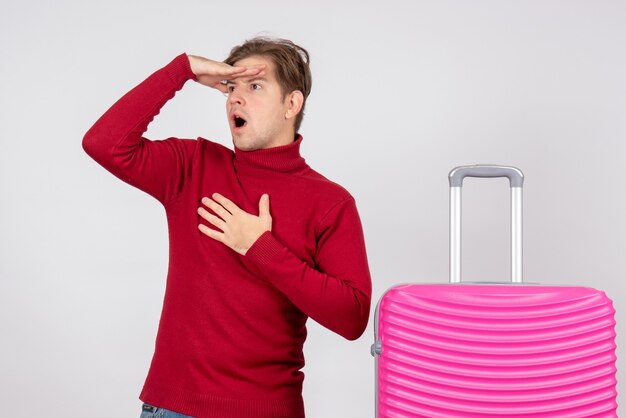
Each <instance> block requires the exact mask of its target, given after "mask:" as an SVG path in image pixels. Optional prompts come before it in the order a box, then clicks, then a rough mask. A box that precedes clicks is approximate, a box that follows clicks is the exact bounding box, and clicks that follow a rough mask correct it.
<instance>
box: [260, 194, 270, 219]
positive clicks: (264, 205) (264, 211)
mask: <svg viewBox="0 0 626 418" xmlns="http://www.w3.org/2000/svg"><path fill="white" fill-rule="evenodd" d="M268 216H270V197H269V195H267V194H264V195H263V196H261V199H260V200H259V217H261V218H266V217H268Z"/></svg>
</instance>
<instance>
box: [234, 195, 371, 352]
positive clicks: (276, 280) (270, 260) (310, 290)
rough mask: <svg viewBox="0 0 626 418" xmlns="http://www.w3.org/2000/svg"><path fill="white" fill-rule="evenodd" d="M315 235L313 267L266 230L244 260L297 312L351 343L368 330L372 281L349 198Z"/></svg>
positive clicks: (354, 210)
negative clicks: (299, 311) (281, 293)
mask: <svg viewBox="0 0 626 418" xmlns="http://www.w3.org/2000/svg"><path fill="white" fill-rule="evenodd" d="M316 237H317V249H316V254H315V267H312V266H309V265H308V264H307V263H305V262H304V261H302V260H300V259H299V258H298V257H297V256H296V255H295V254H294V253H293V252H292V251H290V250H289V249H288V248H287V247H285V245H283V244H282V243H281V242H280V241H279V240H278V239H277V238H276V237H275V236H274V235H273V234H272V233H271V232H265V233H264V234H263V235H261V237H259V239H258V240H257V241H256V242H255V243H254V244H253V245H252V247H251V248H250V249H249V250H248V252H247V253H246V258H247V259H249V260H251V261H252V262H253V263H254V264H255V265H256V267H257V268H258V269H259V270H260V271H261V273H262V274H263V276H264V277H265V278H266V279H267V280H269V281H270V282H271V283H272V284H273V285H274V286H276V287H277V288H278V289H279V290H280V291H281V292H283V293H284V294H285V295H286V296H287V297H288V298H289V299H290V300H291V301H292V302H293V303H294V304H295V305H296V306H297V307H298V308H299V309H300V310H302V312H304V313H305V314H306V315H308V316H309V317H311V318H313V319H314V320H315V321H317V322H318V323H320V324H321V325H323V326H325V327H326V328H328V329H330V330H332V331H334V332H336V333H338V334H340V335H342V336H343V337H345V338H346V339H349V340H355V339H357V338H359V337H360V336H361V335H362V334H363V332H364V331H365V328H366V326H367V321H368V318H369V311H370V303H371V294H372V283H371V278H370V273H369V267H368V263H367V255H366V251H365V240H364V238H363V229H362V226H361V221H360V218H359V215H358V212H357V209H356V204H355V202H354V199H352V198H351V197H350V198H348V199H346V200H344V201H342V202H341V203H339V204H337V205H336V206H335V207H334V208H332V209H331V210H330V211H329V212H328V213H327V214H326V215H325V216H324V218H323V219H322V220H321V221H320V223H319V225H318V227H317V228H316Z"/></svg>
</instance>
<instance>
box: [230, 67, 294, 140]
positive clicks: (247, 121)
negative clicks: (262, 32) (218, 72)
mask: <svg viewBox="0 0 626 418" xmlns="http://www.w3.org/2000/svg"><path fill="white" fill-rule="evenodd" d="M259 64H265V71H264V73H263V74H261V76H260V77H259V76H253V77H247V78H237V79H234V80H230V81H228V84H227V85H228V90H229V94H228V99H227V101H226V112H227V115H228V122H229V125H230V132H231V135H232V137H233V144H234V145H235V146H236V147H237V148H239V149H240V150H243V151H253V150H257V149H264V148H271V147H275V146H279V145H286V144H289V143H291V142H293V137H294V128H293V119H292V118H287V117H286V114H287V113H288V109H289V99H288V98H285V100H283V93H282V91H281V88H280V84H278V81H277V80H276V66H275V64H274V62H273V61H272V60H271V58H268V57H264V56H260V55H252V56H250V57H246V58H243V59H241V60H239V61H237V62H236V63H235V65H236V66H242V67H247V66H252V65H259Z"/></svg>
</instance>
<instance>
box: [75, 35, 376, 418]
mask: <svg viewBox="0 0 626 418" xmlns="http://www.w3.org/2000/svg"><path fill="white" fill-rule="evenodd" d="M189 79H192V80H195V81H196V82H198V83H201V84H203V85H205V86H208V87H212V88H214V89H217V90H220V91H221V92H223V93H225V94H226V96H227V101H226V112H227V115H228V122H229V125H230V130H231V133H232V140H233V144H234V151H231V150H230V149H228V148H225V147H223V146H221V145H219V144H217V143H214V142H211V141H208V140H206V139H203V138H198V139H196V140H191V139H178V138H168V139H166V140H161V141H151V140H149V139H147V138H144V137H143V133H144V132H145V131H146V130H147V127H148V124H149V123H150V122H151V121H152V119H153V118H154V117H155V116H156V115H157V114H158V113H159V111H160V109H161V108H162V107H163V105H164V104H165V103H166V102H167V101H168V100H170V99H171V98H172V97H173V96H174V95H175V93H176V91H178V90H180V89H181V88H182V87H183V85H184V84H185V82H186V81H187V80H189ZM310 88H311V76H310V70H309V64H308V53H307V52H306V51H305V50H304V49H302V48H301V47H299V46H297V45H295V44H293V43H292V42H290V41H287V40H281V39H266V38H255V39H252V40H250V41H247V42H246V43H244V44H243V45H241V46H238V47H235V48H233V50H232V51H231V55H230V56H229V57H228V58H227V59H226V60H225V62H216V61H212V60H208V59H206V58H202V57H198V56H192V55H189V56H188V55H186V54H181V55H179V56H178V57H176V58H175V59H174V60H173V61H172V62H171V63H169V64H168V65H166V66H165V67H164V68H162V69H160V70H158V71H156V72H155V73H153V74H152V75H151V76H150V77H148V78H147V79H146V80H145V81H143V82H142V83H140V84H139V85H138V86H137V87H135V88H134V89H132V90H131V91H130V92H128V93H127V94H126V95H124V96H123V97H122V98H121V99H120V100H118V101H117V102H116V103H115V104H114V105H113V106H112V107H111V108H110V109H109V110H108V111H107V112H106V113H105V114H104V115H103V116H102V117H100V119H99V120H98V121H97V122H96V123H95V125H94V126H93V127H92V128H91V129H90V130H89V131H88V132H87V134H86V135H85V138H84V139H83V147H84V149H85V151H86V152H87V153H88V154H89V155H90V156H91V157H93V158H94V159H95V160H96V161H97V162H98V163H100V164H101V165H102V166H104V167H105V168H106V169H107V170H109V171H110V172H112V173H113V174H115V175H116V176H118V177H119V178H120V179H122V180H123V181H125V182H127V183H129V184H131V185H133V186H135V187H137V188H139V189H141V190H143V191H145V192H147V193H149V194H150V195H152V196H154V197H155V198H156V199H158V200H159V201H160V202H161V203H162V204H163V205H164V207H165V210H166V215H167V220H168V228H169V241H170V254H169V258H170V259H169V271H168V276H167V286H166V292H165V299H164V304H163V311H162V314H161V321H160V323H159V330H158V335H157V340H156V346H155V353H154V357H153V359H152V364H151V366H150V370H149V373H148V376H147V378H146V382H145V385H144V387H143V390H142V392H141V395H140V399H141V400H142V401H144V402H145V404H144V406H143V408H144V415H143V417H145V416H151V415H149V414H150V413H153V412H155V411H158V410H159V409H163V410H164V412H168V413H172V414H173V415H172V416H185V415H187V416H193V417H196V418H300V417H304V406H303V401H302V382H303V380H304V375H303V373H302V372H301V371H300V370H301V368H302V367H303V366H304V356H303V354H302V347H303V344H304V340H305V338H306V327H305V323H306V320H307V318H308V317H311V318H312V319H314V320H315V321H317V322H319V323H320V324H322V325H323V326H325V327H327V328H328V329H330V330H332V331H334V332H336V333H338V334H340V335H342V336H344V337H345V338H347V339H349V340H354V339H356V338H358V337H359V336H360V335H361V334H362V333H363V331H364V329H365V327H366V325H367V321H368V316H369V310H370V300H371V281H370V274H369V270H368V265H367V257H366V253H365V245H364V240H363V233H362V227H361V223H360V220H359V216H358V213H357V209H356V205H355V202H354V199H353V198H352V197H351V196H350V194H349V193H348V192H347V191H346V190H345V189H343V188H342V187H340V186H338V185H337V184H335V183H333V182H331V181H329V180H327V179H326V178H324V177H323V176H321V175H320V174H318V173H317V172H315V171H314V170H312V169H311V168H310V167H309V166H308V165H307V164H306V162H305V160H304V159H303V158H302V157H301V156H300V153H299V149H300V144H301V142H302V136H300V135H299V134H298V129H299V127H300V122H301V120H302V115H303V109H304V106H305V102H306V98H307V96H308V95H309V92H310ZM171 411H176V412H171ZM176 413H178V414H185V415H176ZM158 416H161V415H158ZM165 416H167V415H165Z"/></svg>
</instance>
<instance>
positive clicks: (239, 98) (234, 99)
mask: <svg viewBox="0 0 626 418" xmlns="http://www.w3.org/2000/svg"><path fill="white" fill-rule="evenodd" d="M245 102H246V101H245V99H244V97H243V95H241V94H240V93H239V89H234V90H233V91H232V92H230V93H228V103H230V104H231V105H234V104H236V105H243V104H245Z"/></svg>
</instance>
